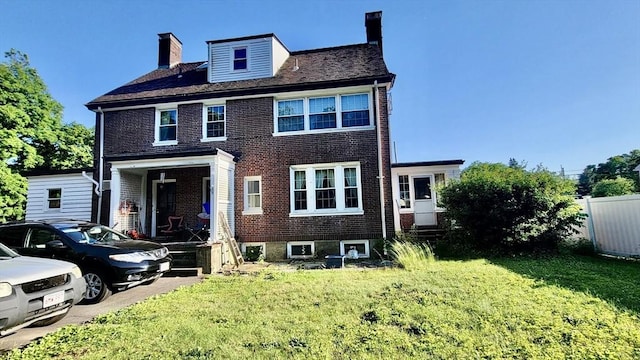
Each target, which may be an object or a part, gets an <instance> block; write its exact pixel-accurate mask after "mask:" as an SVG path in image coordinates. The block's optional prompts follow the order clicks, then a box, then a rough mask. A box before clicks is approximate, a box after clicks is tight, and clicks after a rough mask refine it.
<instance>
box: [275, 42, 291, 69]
mask: <svg viewBox="0 0 640 360" xmlns="http://www.w3.org/2000/svg"><path fill="white" fill-rule="evenodd" d="M271 47H272V49H273V70H272V71H273V72H272V74H273V75H275V74H276V73H277V72H278V70H280V67H282V64H284V62H285V61H287V58H289V51H287V49H286V48H285V47H284V46H282V44H281V43H280V41H278V40H276V38H271Z"/></svg>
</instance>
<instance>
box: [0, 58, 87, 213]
mask: <svg viewBox="0 0 640 360" xmlns="http://www.w3.org/2000/svg"><path fill="white" fill-rule="evenodd" d="M82 128H83V126H82V125H79V124H68V125H63V123H62V105H61V104H60V103H58V102H57V101H56V100H54V99H53V98H52V97H51V95H50V94H49V91H48V89H47V86H46V85H45V83H44V82H43V81H42V79H41V78H40V76H39V75H38V72H37V71H36V70H35V69H34V68H32V67H31V66H30V64H29V59H28V57H27V55H26V54H23V53H21V52H20V51H17V50H14V49H12V50H10V51H8V52H6V53H5V61H4V62H2V63H0V178H1V179H2V181H0V221H7V220H14V219H20V218H22V217H23V216H24V206H25V202H26V191H27V183H26V180H25V179H24V177H23V176H22V175H21V173H23V172H25V171H29V170H33V169H65V168H72V167H84V166H90V165H91V156H90V154H91V153H92V150H93V145H91V143H92V142H93V135H91V136H89V134H91V133H92V130H89V129H86V128H85V129H82Z"/></svg>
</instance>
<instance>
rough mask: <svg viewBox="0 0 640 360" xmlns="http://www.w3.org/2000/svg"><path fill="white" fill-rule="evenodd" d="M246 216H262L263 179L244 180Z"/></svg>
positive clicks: (249, 178) (250, 177) (251, 178)
mask: <svg viewBox="0 0 640 360" xmlns="http://www.w3.org/2000/svg"><path fill="white" fill-rule="evenodd" d="M242 213H243V214H244V215H251V214H262V177H261V176H246V177H245V178H244V211H243V212H242Z"/></svg>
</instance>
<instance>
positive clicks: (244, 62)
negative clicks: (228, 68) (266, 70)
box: [231, 46, 249, 71]
mask: <svg viewBox="0 0 640 360" xmlns="http://www.w3.org/2000/svg"><path fill="white" fill-rule="evenodd" d="M231 52H232V54H233V71H243V70H248V69H249V50H248V49H247V47H246V46H240V47H234V48H233V49H231Z"/></svg>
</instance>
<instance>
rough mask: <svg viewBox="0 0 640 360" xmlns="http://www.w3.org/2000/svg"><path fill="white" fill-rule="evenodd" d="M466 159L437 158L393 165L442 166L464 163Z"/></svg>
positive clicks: (394, 165) (393, 165) (392, 165)
mask: <svg viewBox="0 0 640 360" xmlns="http://www.w3.org/2000/svg"><path fill="white" fill-rule="evenodd" d="M462 164H464V160H460V159H458V160H437V161H421V162H408V163H395V164H391V167H394V168H395V167H417V166H442V165H462Z"/></svg>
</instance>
